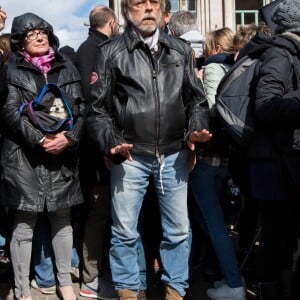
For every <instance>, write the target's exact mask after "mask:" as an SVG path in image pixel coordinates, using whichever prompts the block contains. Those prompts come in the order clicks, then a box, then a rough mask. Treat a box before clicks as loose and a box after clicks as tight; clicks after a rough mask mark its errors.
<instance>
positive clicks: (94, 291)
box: [79, 277, 119, 300]
mask: <svg viewBox="0 0 300 300" xmlns="http://www.w3.org/2000/svg"><path fill="white" fill-rule="evenodd" d="M79 295H80V296H82V297H87V298H93V299H102V300H112V299H118V298H119V297H118V293H117V292H116V291H115V290H114V288H113V285H112V282H110V281H109V280H107V279H104V278H98V277H96V278H95V279H94V281H92V282H89V283H84V282H82V284H81V288H80V292H79Z"/></svg>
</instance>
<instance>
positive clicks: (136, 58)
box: [86, 27, 209, 155]
mask: <svg viewBox="0 0 300 300" xmlns="http://www.w3.org/2000/svg"><path fill="white" fill-rule="evenodd" d="M158 48H159V50H158V54H157V55H151V53H150V50H149V47H148V46H146V45H145V44H144V42H143V41H142V40H141V39H139V38H138V37H137V36H136V35H135V34H134V33H133V30H132V28H130V27H127V28H126V31H125V33H124V34H122V35H121V36H119V37H116V38H115V39H113V40H109V41H108V42H106V43H104V44H102V47H101V48H100V49H99V52H98V53H99V54H98V56H97V65H96V73H97V77H98V80H97V81H95V83H94V84H93V85H92V89H91V101H90V102H89V103H88V107H89V108H88V109H87V118H86V123H87V127H88V132H89V133H90V135H91V137H92V138H93V139H94V140H95V141H96V142H97V144H98V146H99V148H100V149H101V150H102V151H103V152H104V153H105V154H106V155H109V154H110V149H111V148H112V147H114V146H116V145H117V144H119V143H124V142H127V143H132V144H133V149H132V152H133V153H135V154H146V155H158V154H166V155H167V154H171V153H174V152H177V151H180V150H181V149H183V148H184V137H185V133H187V132H188V131H192V130H201V129H203V128H208V122H209V114H208V103H207V100H206V98H205V95H204V91H203V87H202V84H201V82H200V80H199V79H197V77H196V75H195V71H194V68H195V66H194V61H193V54H192V49H191V48H190V46H189V45H188V44H186V43H185V42H184V41H182V40H180V39H176V38H174V37H171V36H169V35H168V34H165V33H164V32H160V34H159V39H158Z"/></svg>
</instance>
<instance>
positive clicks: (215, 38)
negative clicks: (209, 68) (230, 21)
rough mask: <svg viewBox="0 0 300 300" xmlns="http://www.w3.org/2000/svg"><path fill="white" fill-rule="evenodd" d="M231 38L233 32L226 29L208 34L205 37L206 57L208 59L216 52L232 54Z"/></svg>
mask: <svg viewBox="0 0 300 300" xmlns="http://www.w3.org/2000/svg"><path fill="white" fill-rule="evenodd" d="M233 36H234V33H233V31H232V30H231V29H230V28H228V27H224V28H221V29H217V30H214V31H210V32H208V33H207V34H206V35H205V53H206V56H207V57H208V56H211V55H213V54H216V53H218V52H228V53H233V52H234V47H233Z"/></svg>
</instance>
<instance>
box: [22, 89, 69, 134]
mask: <svg viewBox="0 0 300 300" xmlns="http://www.w3.org/2000/svg"><path fill="white" fill-rule="evenodd" d="M51 88H54V89H55V90H56V91H58V93H59V96H60V98H61V100H62V101H63V103H64V106H65V108H66V110H67V112H68V114H69V118H68V121H70V122H69V124H70V129H72V128H73V125H74V117H73V112H72V110H71V108H70V106H69V103H68V102H67V100H66V99H65V97H64V94H63V92H62V90H61V88H60V87H59V86H58V85H57V84H55V83H47V84H45V85H44V86H43V88H42V90H41V92H40V94H39V95H38V97H37V98H36V99H35V100H33V101H30V102H26V103H23V104H22V105H21V107H20V109H19V112H20V113H22V112H23V111H24V109H25V108H27V107H28V108H29V109H30V110H31V111H33V107H37V106H38V105H39V104H40V103H41V102H42V101H43V98H44V96H45V94H46V93H47V92H48V91H49V90H51ZM36 122H37V123H38V120H36ZM63 122H65V120H64V121H63Z"/></svg>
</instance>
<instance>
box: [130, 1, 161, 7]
mask: <svg viewBox="0 0 300 300" xmlns="http://www.w3.org/2000/svg"><path fill="white" fill-rule="evenodd" d="M149 4H150V5H151V6H155V7H156V6H160V4H161V3H160V0H136V1H133V6H135V7H137V8H144V7H147V6H148V5H149Z"/></svg>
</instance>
